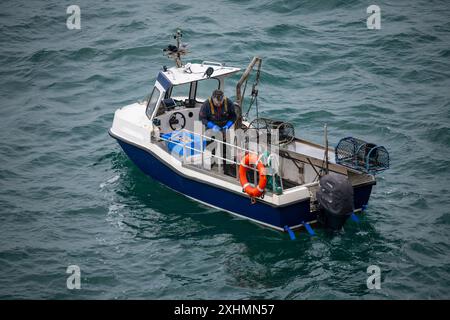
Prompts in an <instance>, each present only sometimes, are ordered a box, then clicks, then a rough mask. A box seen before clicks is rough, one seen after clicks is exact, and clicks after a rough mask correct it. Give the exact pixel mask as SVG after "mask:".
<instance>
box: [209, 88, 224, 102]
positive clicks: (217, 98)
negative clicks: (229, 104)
mask: <svg viewBox="0 0 450 320" xmlns="http://www.w3.org/2000/svg"><path fill="white" fill-rule="evenodd" d="M211 97H212V100H213V102H214V104H215V105H216V106H220V105H221V104H222V102H223V99H224V95H223V91H222V90H219V89H216V90H214V91H213V93H212V95H211Z"/></svg>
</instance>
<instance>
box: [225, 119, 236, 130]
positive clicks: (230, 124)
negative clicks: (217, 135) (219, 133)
mask: <svg viewBox="0 0 450 320" xmlns="http://www.w3.org/2000/svg"><path fill="white" fill-rule="evenodd" d="M233 123H234V122H233V121H231V120H229V121H228V122H227V123H226V124H225V125H224V126H223V127H222V129H223V130H228V129H230V128H231V126H232V125H233Z"/></svg>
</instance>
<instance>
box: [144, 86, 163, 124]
mask: <svg viewBox="0 0 450 320" xmlns="http://www.w3.org/2000/svg"><path fill="white" fill-rule="evenodd" d="M160 95H161V91H159V89H158V88H157V87H153V91H152V93H151V95H150V99H149V100H148V104H147V109H146V111H145V113H146V114H147V118H149V119H151V117H152V114H153V111H154V110H155V107H156V104H157V103H158V100H159V96H160Z"/></svg>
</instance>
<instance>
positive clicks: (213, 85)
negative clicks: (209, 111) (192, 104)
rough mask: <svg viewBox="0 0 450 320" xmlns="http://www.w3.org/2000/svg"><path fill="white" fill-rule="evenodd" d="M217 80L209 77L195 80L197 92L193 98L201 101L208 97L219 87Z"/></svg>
mask: <svg viewBox="0 0 450 320" xmlns="http://www.w3.org/2000/svg"><path fill="white" fill-rule="evenodd" d="M219 84H220V82H219V80H218V79H214V78H210V79H205V80H201V81H198V82H197V92H196V94H195V100H196V101H197V102H203V101H205V100H206V99H208V98H209V97H211V94H212V93H213V91H214V90H216V89H219Z"/></svg>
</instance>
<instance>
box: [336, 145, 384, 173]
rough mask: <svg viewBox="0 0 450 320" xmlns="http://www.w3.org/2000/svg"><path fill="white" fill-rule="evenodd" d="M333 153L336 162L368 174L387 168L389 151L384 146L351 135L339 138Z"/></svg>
mask: <svg viewBox="0 0 450 320" xmlns="http://www.w3.org/2000/svg"><path fill="white" fill-rule="evenodd" d="M335 155H336V158H335V160H336V163H337V164H341V165H343V166H346V167H349V168H352V169H355V170H359V171H363V172H366V173H370V174H376V173H379V172H381V171H384V170H386V169H388V168H389V153H388V152H387V150H386V148H385V147H383V146H377V145H376V144H373V143H368V142H366V141H363V140H361V139H357V138H353V137H347V138H344V139H341V140H340V141H339V143H338V144H337V146H336V150H335Z"/></svg>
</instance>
